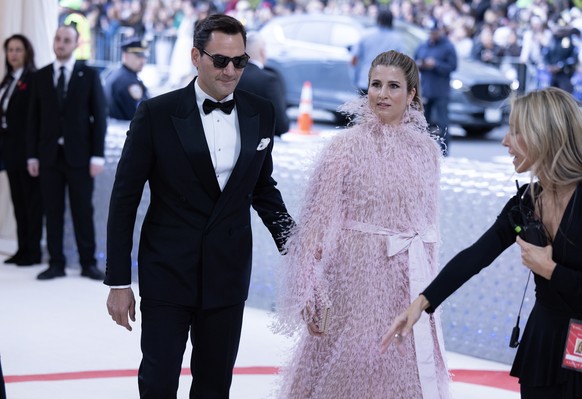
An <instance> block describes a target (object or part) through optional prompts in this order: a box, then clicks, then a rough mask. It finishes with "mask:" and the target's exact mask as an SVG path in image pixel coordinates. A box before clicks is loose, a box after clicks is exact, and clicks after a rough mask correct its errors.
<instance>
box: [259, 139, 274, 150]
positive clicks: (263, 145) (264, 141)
mask: <svg viewBox="0 0 582 399" xmlns="http://www.w3.org/2000/svg"><path fill="white" fill-rule="evenodd" d="M270 142H271V139H270V138H268V137H267V138H265V139H261V142H260V143H259V145H258V147H257V151H262V150H264V149H265V148H267V146H268V145H269V143H270Z"/></svg>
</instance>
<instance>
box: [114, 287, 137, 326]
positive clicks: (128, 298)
mask: <svg viewBox="0 0 582 399" xmlns="http://www.w3.org/2000/svg"><path fill="white" fill-rule="evenodd" d="M107 311H108V312H109V315H110V316H111V318H112V319H113V321H115V322H116V323H117V324H119V325H120V326H123V327H125V328H127V329H128V330H129V331H131V325H129V320H128V318H127V316H128V315H129V318H130V319H131V321H135V297H134V295H133V290H132V289H131V288H111V290H110V291H109V297H108V298H107Z"/></svg>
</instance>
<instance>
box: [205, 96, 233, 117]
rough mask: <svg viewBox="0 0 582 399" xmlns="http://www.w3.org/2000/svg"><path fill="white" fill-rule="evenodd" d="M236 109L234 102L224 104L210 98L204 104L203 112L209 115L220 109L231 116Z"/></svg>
mask: <svg viewBox="0 0 582 399" xmlns="http://www.w3.org/2000/svg"><path fill="white" fill-rule="evenodd" d="M233 108H234V100H229V101H225V102H223V103H217V102H216V101H212V100H209V99H208V98H207V99H206V100H204V103H202V110H203V111H204V113H205V114H209V113H211V112H212V111H214V110H215V109H220V110H221V111H222V112H224V113H225V114H228V115H230V113H231V112H232V109H233Z"/></svg>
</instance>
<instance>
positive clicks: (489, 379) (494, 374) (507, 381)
mask: <svg viewBox="0 0 582 399" xmlns="http://www.w3.org/2000/svg"><path fill="white" fill-rule="evenodd" d="M278 371H279V369H278V368H277V367H267V366H256V367H235V369H234V374H235V375H273V374H277V373H278ZM450 372H451V374H452V376H453V381H455V382H464V383H467V384H476V385H484V386H488V387H493V388H499V389H506V390H509V391H514V392H519V384H518V383H517V378H514V377H510V376H509V372H508V371H491V370H463V369H460V370H450ZM182 374H183V375H188V374H190V370H189V369H182ZM135 376H137V370H97V371H77V372H69V373H50V374H28V375H8V376H5V377H4V380H5V381H6V383H14V382H31V381H65V380H84V379H92V378H117V377H135Z"/></svg>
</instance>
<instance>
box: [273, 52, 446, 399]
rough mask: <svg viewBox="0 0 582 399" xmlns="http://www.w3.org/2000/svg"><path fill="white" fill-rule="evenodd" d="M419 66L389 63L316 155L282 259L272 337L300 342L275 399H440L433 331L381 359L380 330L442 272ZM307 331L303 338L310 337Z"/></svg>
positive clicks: (377, 70) (435, 168) (401, 59)
mask: <svg viewBox="0 0 582 399" xmlns="http://www.w3.org/2000/svg"><path fill="white" fill-rule="evenodd" d="M419 90H420V89H419V75H418V69H417V67H416V64H415V63H414V60H412V59H411V58H410V57H408V56H406V55H404V54H402V53H399V52H396V51H388V52H385V53H382V54H380V55H378V57H376V59H375V60H374V62H373V63H372V66H371V68H370V72H369V88H368V96H364V97H362V98H360V99H358V100H355V101H353V102H350V103H347V104H345V105H344V106H343V107H342V111H344V112H346V113H347V114H351V115H354V116H355V120H354V124H353V125H352V126H351V127H350V128H348V129H346V130H344V131H342V132H341V133H339V134H338V135H337V136H336V137H334V138H333V139H332V140H331V142H330V143H329V144H328V145H327V146H326V148H325V149H324V150H323V151H322V152H321V153H320V155H319V156H318V159H317V161H316V162H315V164H314V166H313V171H312V173H311V177H310V179H309V181H308V185H307V189H306V194H305V200H304V203H303V207H302V212H301V217H300V220H299V224H298V227H297V229H296V231H295V232H294V235H293V236H292V238H291V239H290V241H289V245H288V254H287V255H286V256H285V258H284V263H285V264H284V265H283V269H284V270H285V271H284V273H285V276H284V278H283V281H282V284H281V297H280V301H279V304H278V313H277V316H278V321H277V323H276V329H277V330H278V331H280V332H282V333H288V334H293V333H299V338H298V341H297V344H296V347H295V350H294V353H293V354H292V356H291V358H290V360H289V363H288V364H287V365H286V366H285V367H284V368H283V370H282V375H281V380H280V383H281V384H280V386H279V392H278V397H279V398H281V399H354V398H365V399H421V398H425V399H432V398H434V399H444V398H448V397H449V376H448V372H447V369H446V364H445V359H444V347H443V341H442V333H441V329H440V322H439V320H438V318H437V316H431V317H430V318H429V317H428V316H426V318H425V319H424V320H423V322H420V323H418V327H417V328H416V327H415V330H414V334H413V337H412V338H408V339H407V340H406V342H403V345H401V346H400V347H401V349H403V350H401V351H400V352H398V351H396V350H395V349H391V350H389V351H388V352H387V353H385V354H380V351H379V343H380V338H381V336H382V333H383V330H384V327H385V325H386V323H387V321H389V320H392V319H393V318H394V317H395V316H396V315H398V314H399V313H400V312H402V311H403V310H404V309H406V307H407V305H408V304H409V303H410V301H411V300H412V299H414V298H415V297H416V296H417V295H418V294H419V293H420V291H421V290H422V289H423V288H424V287H425V286H426V284H427V283H428V282H429V281H430V280H431V279H432V278H433V277H434V276H435V275H436V272H437V251H438V247H437V241H438V224H437V222H438V215H437V212H438V194H439V177H440V172H439V168H440V159H441V153H440V149H439V146H438V144H437V143H436V142H435V139H434V138H432V137H431V136H430V135H429V133H428V131H427V123H426V120H425V118H424V116H423V112H422V111H423V107H422V102H421V99H420V93H419ZM306 324H307V328H305V325H306Z"/></svg>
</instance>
